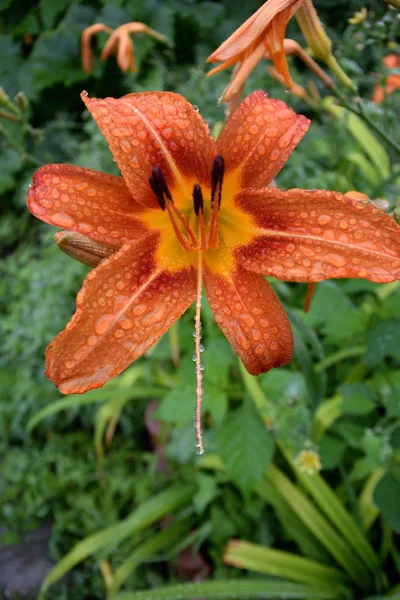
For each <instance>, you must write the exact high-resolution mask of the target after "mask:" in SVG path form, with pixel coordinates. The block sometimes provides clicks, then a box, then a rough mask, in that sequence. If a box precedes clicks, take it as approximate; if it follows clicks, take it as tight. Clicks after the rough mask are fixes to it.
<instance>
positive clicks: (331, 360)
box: [314, 346, 366, 373]
mask: <svg viewBox="0 0 400 600" xmlns="http://www.w3.org/2000/svg"><path fill="white" fill-rule="evenodd" d="M365 351H366V347H365V346H354V347H353V348H347V349H344V350H339V352H335V354H331V355H330V356H327V357H326V358H324V360H321V362H319V363H317V364H316V365H315V367H314V369H315V371H316V372H317V373H320V372H321V371H323V370H324V369H327V368H328V367H331V366H332V365H335V364H336V363H338V362H341V361H342V360H344V359H345V358H351V357H353V356H360V354H364V352H365Z"/></svg>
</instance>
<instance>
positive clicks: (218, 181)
mask: <svg viewBox="0 0 400 600" xmlns="http://www.w3.org/2000/svg"><path fill="white" fill-rule="evenodd" d="M224 170H225V166H224V158H223V156H222V155H221V154H218V155H217V156H216V157H215V158H214V160H213V163H212V165H211V181H210V184H211V185H210V187H211V207H210V210H209V211H206V212H207V214H209V217H208V219H207V222H205V221H206V219H205V215H204V198H203V191H202V189H201V186H200V184H199V183H197V182H196V183H195V184H194V186H193V193H192V198H193V211H194V214H195V216H196V217H197V223H196V225H197V227H195V228H193V227H192V226H191V224H190V223H189V221H188V219H187V218H186V216H185V215H184V214H183V213H182V212H181V211H180V210H179V209H178V208H177V207H176V206H175V204H174V200H173V197H172V194H171V191H170V189H169V188H168V185H167V182H166V181H165V177H164V175H163V172H162V171H161V169H160V167H158V166H156V167H153V169H152V171H151V175H150V177H149V184H150V187H151V189H152V191H153V193H154V195H155V197H156V199H157V202H158V204H159V206H160V208H161V210H163V211H167V213H168V216H169V219H170V221H171V224H172V227H173V230H174V232H175V235H176V237H177V240H178V242H179V244H180V245H181V247H182V248H183V249H184V250H186V251H187V252H194V251H196V250H201V251H205V250H208V249H213V250H216V249H217V248H218V243H219V236H218V213H219V210H220V207H221V201H222V183H223V180H224Z"/></svg>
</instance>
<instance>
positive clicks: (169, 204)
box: [165, 202, 197, 252]
mask: <svg viewBox="0 0 400 600" xmlns="http://www.w3.org/2000/svg"><path fill="white" fill-rule="evenodd" d="M173 206H174V205H173V204H172V202H167V203H166V206H165V207H166V209H167V212H168V216H169V218H170V220H171V225H172V227H173V229H174V231H175V235H176V237H177V239H178V242H179V243H180V245H181V246H182V248H183V249H184V250H186V252H193V250H195V249H196V247H197V243H196V245H193V243H191V242H190V241H189V240H188V239H187V237H186V236H185V235H183V233H182V231H181V230H180V229H179V225H178V223H177V222H176V218H175V215H174V213H173ZM195 239H196V238H195Z"/></svg>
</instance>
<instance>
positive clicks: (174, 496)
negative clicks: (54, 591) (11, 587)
mask: <svg viewBox="0 0 400 600" xmlns="http://www.w3.org/2000/svg"><path fill="white" fill-rule="evenodd" d="M192 495H193V490H192V489H191V488H189V487H183V486H175V487H171V488H169V489H168V490H165V491H163V492H160V493H159V494H158V495H157V496H154V497H153V498H151V499H150V500H147V501H146V502H144V503H143V504H141V505H140V506H138V507H137V508H136V509H135V510H134V511H133V512H132V513H131V514H130V515H129V516H128V517H126V518H125V519H123V520H122V521H120V522H119V523H117V524H116V525H111V526H110V527H106V528H105V529H102V530H101V531H98V532H97V533H94V534H92V535H89V536H88V537H86V538H85V539H83V540H82V541H81V542H78V543H77V544H76V545H75V546H74V547H73V548H72V550H70V552H68V554H66V555H65V556H64V557H63V558H62V559H61V560H60V561H59V562H58V563H57V564H56V566H55V567H54V568H53V569H52V570H51V571H50V573H49V574H48V575H47V577H46V578H45V580H44V581H43V583H42V586H41V588H40V597H39V598H40V599H42V598H44V594H45V593H46V591H47V590H48V589H49V587H50V586H52V585H53V584H54V583H56V582H57V581H59V580H60V579H61V577H63V576H64V575H65V574H66V573H68V571H70V570H71V569H72V568H73V567H75V565H77V564H78V563H80V562H81V561H82V560H84V559H85V558H87V557H88V556H91V555H93V554H95V553H96V552H97V551H98V550H100V549H102V548H103V549H104V548H106V547H107V548H108V550H109V551H111V549H112V548H114V547H115V546H117V545H118V544H119V543H121V542H122V541H123V540H125V539H126V538H127V537H130V536H132V535H133V534H134V533H136V532H138V531H141V530H143V529H145V528H146V527H148V526H149V525H151V524H152V523H154V522H156V521H158V520H159V519H161V518H162V517H163V516H164V515H167V514H169V513H171V512H174V511H175V510H176V509H177V508H180V507H181V506H183V505H184V504H186V503H187V502H188V501H189V500H190V499H191V497H192Z"/></svg>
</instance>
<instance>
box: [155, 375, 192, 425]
mask: <svg viewBox="0 0 400 600" xmlns="http://www.w3.org/2000/svg"><path fill="white" fill-rule="evenodd" d="M194 403H195V390H194V388H193V386H192V385H191V384H188V383H182V384H181V385H177V386H176V387H174V388H172V389H171V390H170V391H169V392H167V394H165V396H164V398H163V399H162V400H161V402H160V404H159V406H158V408H157V410H156V411H155V413H154V417H155V418H156V419H160V420H161V421H164V423H180V424H186V423H190V422H191V421H193V418H194V416H193V415H194V412H193V411H194Z"/></svg>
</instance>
